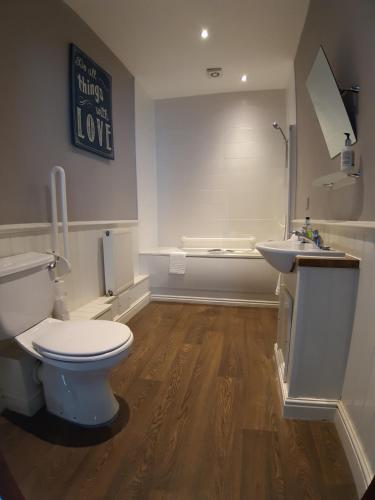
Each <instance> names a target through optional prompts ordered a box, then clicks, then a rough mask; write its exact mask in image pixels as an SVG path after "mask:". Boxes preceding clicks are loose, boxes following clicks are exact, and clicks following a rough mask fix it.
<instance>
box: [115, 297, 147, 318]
mask: <svg viewBox="0 0 375 500" xmlns="http://www.w3.org/2000/svg"><path fill="white" fill-rule="evenodd" d="M150 300H151V292H146V293H145V294H144V295H142V297H140V298H139V299H138V300H136V301H135V302H133V304H131V306H130V307H129V308H128V309H127V310H126V311H125V312H123V313H122V314H120V315H119V316H116V318H115V319H114V321H119V322H121V323H127V322H128V321H130V320H131V319H132V317H133V316H135V315H136V314H137V313H139V311H140V310H141V309H143V308H144V307H146V306H147V304H149V303H150Z"/></svg>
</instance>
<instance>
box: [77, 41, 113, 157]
mask: <svg viewBox="0 0 375 500" xmlns="http://www.w3.org/2000/svg"><path fill="white" fill-rule="evenodd" d="M70 75H71V92H70V94H71V116H72V141H73V144H74V145H75V146H77V147H79V148H82V149H86V150H87V151H91V152H92V153H95V154H97V155H100V156H104V158H109V159H111V160H113V159H114V157H115V155H114V145H113V125H112V78H111V75H109V74H108V73H107V72H106V71H104V70H103V69H102V68H101V67H100V66H98V65H97V64H96V63H95V62H94V61H93V60H92V59H90V57H88V56H87V55H86V54H85V53H84V52H82V50H80V49H79V48H78V47H77V46H76V45H74V44H73V43H72V44H70Z"/></svg>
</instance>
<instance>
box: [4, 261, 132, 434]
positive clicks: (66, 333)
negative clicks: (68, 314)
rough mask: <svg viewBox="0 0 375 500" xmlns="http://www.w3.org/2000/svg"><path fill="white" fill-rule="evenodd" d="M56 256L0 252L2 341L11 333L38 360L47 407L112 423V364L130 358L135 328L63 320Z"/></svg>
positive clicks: (73, 417) (80, 419)
mask: <svg viewBox="0 0 375 500" xmlns="http://www.w3.org/2000/svg"><path fill="white" fill-rule="evenodd" d="M54 266H55V257H54V256H53V255H50V254H43V253H37V252H28V253H24V254H20V255H14V256H11V257H3V258H0V341H3V340H10V339H13V340H14V341H15V342H16V343H17V344H18V345H19V346H20V347H21V348H22V349H23V350H24V351H26V352H27V353H28V354H29V355H31V356H32V357H33V358H34V359H35V360H36V361H37V363H36V369H35V377H36V378H37V379H38V381H39V382H40V383H41V384H42V387H43V393H44V399H45V402H46V407H47V410H48V411H49V412H50V413H52V414H54V415H57V416H58V417H61V418H63V419H65V420H68V421H70V422H74V423H76V424H79V425H83V426H90V427H91V426H101V425H107V424H109V423H110V422H111V421H112V420H113V419H114V418H115V417H116V415H117V413H118V410H119V404H118V402H117V400H116V398H115V397H114V395H113V392H112V389H111V386H110V384H109V381H108V374H109V370H110V369H111V368H113V367H114V366H115V365H116V364H118V363H119V362H120V361H122V360H123V359H124V358H126V357H127V356H128V354H129V350H130V348H131V345H132V343H133V334H132V332H131V330H130V329H129V328H128V327H127V326H126V325H123V324H121V323H116V322H114V321H102V320H87V321H84V320H82V321H60V320H56V319H53V318H52V317H51V315H52V310H53V306H54V289H53V278H54V277H53V268H54Z"/></svg>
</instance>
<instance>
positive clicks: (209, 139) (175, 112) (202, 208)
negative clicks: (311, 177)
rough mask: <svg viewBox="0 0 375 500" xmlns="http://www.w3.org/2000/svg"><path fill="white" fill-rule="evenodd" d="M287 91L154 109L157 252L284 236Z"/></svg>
mask: <svg viewBox="0 0 375 500" xmlns="http://www.w3.org/2000/svg"><path fill="white" fill-rule="evenodd" d="M274 120H276V121H278V122H279V123H280V125H281V126H282V127H283V128H284V129H285V121H286V103H285V91H283V90H275V91H263V92H239V93H228V94H215V95H208V96H195V97H188V98H179V99H168V100H161V101H157V102H156V147H157V165H158V234H159V245H161V246H168V245H172V246H174V245H178V244H179V241H180V238H181V236H182V235H187V236H201V237H203V236H219V237H220V236H241V235H254V236H255V237H256V238H257V240H258V241H260V240H264V239H272V238H279V237H280V236H282V234H283V229H282V228H281V227H280V222H282V221H283V218H284V217H283V215H284V209H283V206H284V200H285V185H284V179H285V171H284V159H285V144H284V141H283V140H282V137H281V135H280V134H279V133H278V132H277V131H275V130H274V129H273V128H272V122H273V121H274Z"/></svg>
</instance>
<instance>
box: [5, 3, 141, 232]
mask: <svg viewBox="0 0 375 500" xmlns="http://www.w3.org/2000/svg"><path fill="white" fill-rule="evenodd" d="M1 20H2V22H1V32H0V56H1V57H0V61H1V78H0V95H1V122H0V145H1V148H0V155H1V156H0V224H12V223H26V222H43V221H47V220H49V218H50V211H49V201H48V188H47V186H48V172H49V170H50V168H51V167H52V166H53V165H56V164H58V165H62V166H63V167H64V168H65V170H66V174H67V187H68V203H69V218H70V219H71V220H108V219H136V218H137V194H136V189H137V187H136V166H135V139H134V134H135V133H134V79H133V77H132V75H131V74H130V73H129V71H128V70H127V69H126V68H125V67H124V66H123V65H122V64H121V63H120V61H119V60H118V59H117V58H116V57H115V56H114V55H113V54H112V52H111V51H110V50H109V49H108V48H107V47H106V46H105V45H104V44H103V43H102V42H101V41H100V40H99V38H98V37H97V36H96V35H95V34H94V33H93V32H92V31H91V29H90V28H89V27H88V26H87V25H86V24H85V23H84V22H83V21H82V20H81V19H80V18H79V17H78V16H77V15H76V14H75V13H74V12H73V11H72V10H71V9H70V8H69V7H68V6H67V5H65V4H64V3H63V2H62V1H60V0H33V1H32V2H30V1H28V0H24V1H22V0H15V1H12V2H3V3H2V6H1ZM70 42H73V43H75V44H76V45H78V47H80V48H81V49H82V50H83V51H84V52H86V53H87V54H88V55H89V56H90V57H92V58H93V59H94V60H95V61H96V62H97V63H98V64H99V65H101V66H102V67H103V68H104V69H105V70H106V71H108V72H109V73H110V74H111V75H112V92H113V95H112V99H113V127H114V143H115V160H114V161H110V160H105V159H102V158H100V157H99V156H96V155H93V154H91V153H88V152H87V153H86V152H85V151H82V150H80V149H77V148H75V147H74V146H72V145H71V140H70V121H69V120H70V114H69V43H70Z"/></svg>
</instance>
